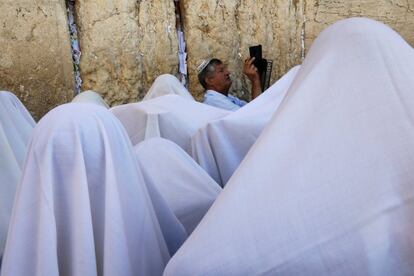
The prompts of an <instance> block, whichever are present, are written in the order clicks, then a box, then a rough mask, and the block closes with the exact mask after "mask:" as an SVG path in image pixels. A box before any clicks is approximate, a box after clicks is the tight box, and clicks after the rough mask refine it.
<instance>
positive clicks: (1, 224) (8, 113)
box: [0, 91, 35, 257]
mask: <svg viewBox="0 0 414 276" xmlns="http://www.w3.org/2000/svg"><path fill="white" fill-rule="evenodd" d="M34 125H35V122H34V120H33V118H32V116H31V115H30V113H29V112H28V111H27V109H26V108H25V107H24V106H23V104H22V103H21V102H20V100H19V99H18V98H17V97H16V96H15V95H14V94H12V93H10V92H6V91H0V257H1V256H2V255H3V250H4V245H5V243H6V236H7V229H8V224H9V219H10V215H11V209H12V206H13V198H14V194H15V192H16V186H17V183H18V181H19V177H20V174H21V169H22V166H23V162H24V158H25V155H26V148H27V143H28V141H29V138H30V135H31V133H32V130H33V127H34Z"/></svg>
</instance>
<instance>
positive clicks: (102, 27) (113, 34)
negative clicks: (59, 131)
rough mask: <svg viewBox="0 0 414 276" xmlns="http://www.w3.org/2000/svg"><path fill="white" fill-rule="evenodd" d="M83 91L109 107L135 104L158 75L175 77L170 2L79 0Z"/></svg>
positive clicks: (176, 55) (175, 62) (78, 18)
mask: <svg viewBox="0 0 414 276" xmlns="http://www.w3.org/2000/svg"><path fill="white" fill-rule="evenodd" d="M75 5H76V11H77V22H78V27H79V34H80V46H81V51H82V56H81V64H80V70H81V77H82V80H83V85H82V89H83V90H89V89H90V90H94V91H98V92H100V93H101V94H102V95H103V96H104V98H105V100H106V101H107V102H108V103H109V104H110V105H116V104H122V103H127V102H135V101H137V100H138V99H140V98H142V97H143V96H144V95H145V93H146V92H147V91H148V89H149V87H150V86H151V84H152V82H153V80H154V79H155V78H156V77H157V76H158V75H160V74H164V73H171V74H177V71H178V44H177V34H176V27H175V21H176V19H175V12H174V2H173V1H164V0H145V1H144V0H143V1H133V0H118V1H106V0H94V1H89V0H79V1H77V2H75Z"/></svg>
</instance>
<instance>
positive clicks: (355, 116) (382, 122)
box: [164, 18, 414, 276]
mask: <svg viewBox="0 0 414 276" xmlns="http://www.w3.org/2000/svg"><path fill="white" fill-rule="evenodd" d="M413 72H414V50H413V48H411V47H410V46H409V45H408V44H407V43H406V42H405V41H404V40H403V39H402V38H401V37H400V36H399V35H398V34H397V33H395V32H394V31H393V30H391V29H390V28H389V27H387V26H385V25H382V24H381V23H378V22H375V21H372V20H368V19H364V18H360V19H347V20H343V21H340V22H338V23H336V24H334V25H332V26H331V27H329V28H327V29H326V30H325V31H323V32H322V33H321V34H320V36H319V37H318V38H317V39H316V40H315V42H314V44H313V46H312V47H311V49H310V51H309V54H308V56H307V57H306V58H305V60H304V62H303V64H302V66H301V68H300V70H299V72H298V74H297V76H296V78H295V80H294V81H293V83H292V85H291V87H290V91H289V92H288V96H287V98H286V100H285V101H284V102H283V103H282V105H281V106H280V107H279V109H278V111H277V112H276V114H275V115H274V117H273V118H272V119H271V121H270V122H269V125H268V126H267V127H266V128H265V129H264V131H263V133H262V135H261V136H260V137H259V138H258V140H257V142H256V143H255V144H254V146H253V147H252V149H251V150H250V151H249V153H248V154H247V156H246V157H245V159H244V160H243V162H242V164H241V165H240V167H239V168H238V169H237V170H236V172H235V173H234V175H233V176H232V178H231V179H230V180H229V182H228V184H227V186H226V188H225V189H224V190H223V192H222V193H221V194H220V195H219V197H218V198H217V200H216V201H215V203H214V204H213V206H212V207H211V208H210V210H209V212H208V213H207V214H206V216H205V217H204V219H203V220H202V221H201V222H200V224H199V225H198V227H197V228H196V229H195V230H194V232H193V234H192V235H191V236H190V237H189V238H188V239H187V241H186V242H185V243H184V244H183V246H182V247H181V248H180V250H179V251H178V252H177V253H176V255H175V256H174V257H173V258H172V259H171V260H170V262H169V264H168V266H167V268H166V270H165V272H164V275H167V276H168V275H181V276H185V275H410V274H412V272H413V271H414V238H413V234H412V233H413V229H414V202H413V198H414V173H413V168H414V121H413V119H414V93H413V92H414V78H413Z"/></svg>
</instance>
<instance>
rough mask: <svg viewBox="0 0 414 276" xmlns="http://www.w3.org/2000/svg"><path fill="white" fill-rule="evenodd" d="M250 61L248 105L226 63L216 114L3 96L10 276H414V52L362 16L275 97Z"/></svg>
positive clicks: (0, 228) (190, 106) (3, 224)
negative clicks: (27, 101) (36, 106)
mask: <svg viewBox="0 0 414 276" xmlns="http://www.w3.org/2000/svg"><path fill="white" fill-rule="evenodd" d="M252 63H253V59H247V60H246V61H245V64H244V69H243V71H244V73H245V74H246V75H247V76H248V78H249V79H250V80H251V82H252V98H253V100H252V101H251V102H249V103H246V102H242V101H241V100H239V99H237V98H236V97H233V96H230V95H228V92H229V87H230V85H231V79H230V77H229V72H228V70H227V69H226V68H225V66H224V65H223V63H222V62H221V61H220V60H218V59H208V60H205V61H204V62H203V63H202V64H201V65H200V67H199V80H200V82H201V84H202V85H203V87H204V88H205V89H206V94H205V99H204V102H205V103H207V104H203V103H199V102H197V101H195V100H194V99H193V97H192V96H191V94H190V93H189V92H188V91H187V90H186V89H185V88H184V86H182V85H181V83H180V82H179V81H178V79H176V78H175V77H174V76H172V75H162V76H159V77H158V78H157V79H156V81H155V82H154V83H153V85H152V87H151V88H150V89H149V91H148V93H147V95H146V96H145V97H144V99H143V100H142V101H140V102H137V103H131V104H125V105H120V106H115V107H112V108H109V106H108V105H107V104H106V103H105V101H104V100H103V99H102V98H101V97H100V96H99V95H98V94H97V93H95V92H93V91H86V92H83V93H81V94H79V95H78V96H77V97H75V98H74V99H73V101H72V103H68V104H64V105H61V106H58V107H56V108H54V109H53V110H51V111H50V112H48V113H47V114H46V115H45V116H44V117H43V118H42V119H41V120H40V121H39V122H37V123H36V122H35V121H34V120H33V119H32V117H31V115H30V113H29V112H28V111H27V110H26V108H25V107H24V106H23V104H22V103H21V102H20V101H19V99H18V98H17V97H16V96H15V95H14V94H12V93H10V92H6V91H2V92H0V150H1V156H0V256H1V260H0V262H1V267H0V269H1V271H0V275H1V276H9V275H13V276H19V275H22V276H23V275H39V276H40V275H166V276H169V275H180V276H187V275H188V276H193V275H412V273H413V271H414V240H413V237H412V232H411V231H412V230H413V229H414V200H413V199H414V171H413V168H414V139H413V138H414V77H413V72H414V49H413V48H412V47H411V46H410V45H409V44H408V43H407V42H406V41H405V40H404V39H403V38H402V37H401V36H400V35H399V34H398V33H396V32H395V31H393V30H392V29H391V28H389V27H388V26H386V25H384V24H382V23H379V22H376V21H373V20H370V19H366V18H351V19H346V20H341V21H338V22H336V23H335V24H333V25H331V26H329V27H328V28H327V29H325V30H324V31H323V32H322V33H321V34H320V35H319V36H318V38H317V39H316V40H315V41H314V42H313V45H312V47H311V48H310V50H309V52H308V53H307V55H306V58H305V59H304V60H303V62H302V64H301V65H298V66H295V67H293V68H292V69H291V70H290V71H289V72H287V73H286V74H285V75H284V76H283V77H282V78H281V79H279V80H278V81H276V82H275V83H274V84H273V85H272V86H271V87H270V88H268V89H267V90H266V91H263V92H262V93H261V91H260V86H258V85H257V84H258V83H257V81H258V80H257V71H256V68H255V67H254V65H253V64H252ZM240 107H242V108H240ZM226 109H228V110H226Z"/></svg>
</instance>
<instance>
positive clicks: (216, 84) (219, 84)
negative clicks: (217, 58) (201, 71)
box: [206, 64, 231, 95]
mask: <svg viewBox="0 0 414 276" xmlns="http://www.w3.org/2000/svg"><path fill="white" fill-rule="evenodd" d="M206 83H207V85H208V86H209V89H213V90H215V91H217V92H220V93H222V94H225V95H227V93H228V92H229V89H230V86H231V79H230V72H229V70H227V68H226V66H224V64H217V65H216V66H215V71H214V73H213V74H212V76H210V77H207V78H206Z"/></svg>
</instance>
